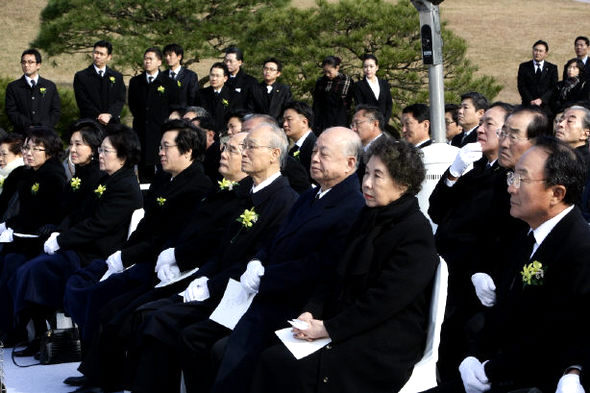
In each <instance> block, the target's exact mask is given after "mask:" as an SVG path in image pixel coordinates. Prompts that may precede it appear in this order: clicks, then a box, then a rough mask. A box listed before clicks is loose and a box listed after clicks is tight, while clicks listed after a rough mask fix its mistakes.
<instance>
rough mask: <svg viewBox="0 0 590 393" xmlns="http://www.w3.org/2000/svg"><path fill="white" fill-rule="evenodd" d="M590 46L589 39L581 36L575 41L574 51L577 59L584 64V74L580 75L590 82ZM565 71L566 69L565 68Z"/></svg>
mask: <svg viewBox="0 0 590 393" xmlns="http://www.w3.org/2000/svg"><path fill="white" fill-rule="evenodd" d="M588 46H590V40H589V39H588V37H585V36H579V37H576V39H575V40H574V51H575V52H576V57H577V58H578V59H579V60H580V61H581V62H582V63H584V73H583V74H582V75H580V79H582V80H586V81H588V80H590V63H588V58H589V57H588ZM564 69H565V67H564Z"/></svg>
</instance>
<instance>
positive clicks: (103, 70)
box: [92, 64, 107, 76]
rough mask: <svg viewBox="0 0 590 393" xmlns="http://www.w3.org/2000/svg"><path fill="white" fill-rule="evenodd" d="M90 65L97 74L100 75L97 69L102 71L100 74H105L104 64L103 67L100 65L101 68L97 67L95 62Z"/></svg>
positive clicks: (105, 67)
mask: <svg viewBox="0 0 590 393" xmlns="http://www.w3.org/2000/svg"><path fill="white" fill-rule="evenodd" d="M92 65H93V66H94V71H96V73H97V74H98V75H100V74H99V73H98V71H102V76H105V75H106V74H107V66H104V67H102V68H98V67H97V66H96V64H92Z"/></svg>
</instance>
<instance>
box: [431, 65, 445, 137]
mask: <svg viewBox="0 0 590 393" xmlns="http://www.w3.org/2000/svg"><path fill="white" fill-rule="evenodd" d="M428 80H429V86H428V90H429V93H430V134H431V137H432V139H433V140H434V142H437V143H446V141H447V137H446V127H445V94H444V91H445V86H444V82H443V65H442V64H434V65H430V66H428Z"/></svg>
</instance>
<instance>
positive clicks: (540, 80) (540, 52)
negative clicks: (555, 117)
mask: <svg viewBox="0 0 590 393" xmlns="http://www.w3.org/2000/svg"><path fill="white" fill-rule="evenodd" d="M548 54H549V44H547V42H545V41H543V40H539V41H537V42H535V43H534V45H533V59H532V60H530V61H527V62H524V63H521V64H520V66H519V67H518V92H519V93H520V97H521V99H522V105H536V106H540V107H541V108H542V109H543V110H544V111H546V112H547V113H548V114H551V109H550V108H549V103H550V102H551V97H552V96H553V92H554V91H555V87H556V85H557V66H556V65H555V64H551V63H549V62H548V61H545V58H546V57H547V55H548Z"/></svg>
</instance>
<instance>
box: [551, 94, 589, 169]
mask: <svg viewBox="0 0 590 393" xmlns="http://www.w3.org/2000/svg"><path fill="white" fill-rule="evenodd" d="M589 136H590V109H588V108H585V107H583V106H578V105H574V106H571V107H569V108H567V109H566V110H565V111H564V112H563V116H562V117H561V121H560V122H559V125H558V128H557V131H556V132H555V137H556V138H557V139H559V140H561V141H562V142H565V143H567V144H568V145H569V146H570V147H571V148H572V149H574V150H576V151H577V152H578V153H580V154H581V155H582V157H584V161H585V162H586V168H587V169H590V150H589V149H588V137H589Z"/></svg>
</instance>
